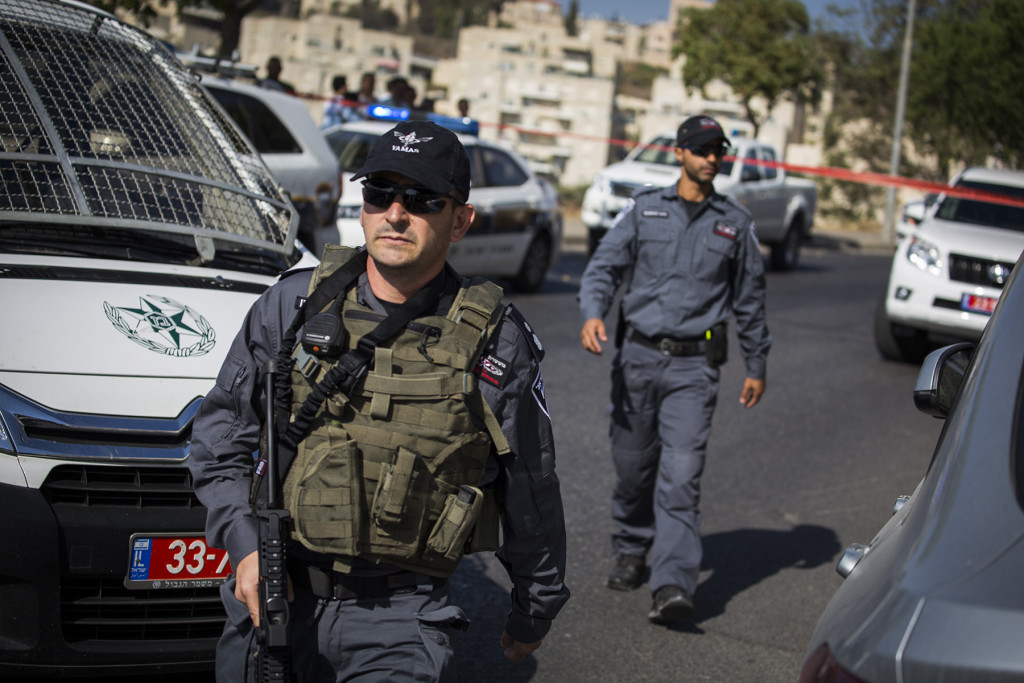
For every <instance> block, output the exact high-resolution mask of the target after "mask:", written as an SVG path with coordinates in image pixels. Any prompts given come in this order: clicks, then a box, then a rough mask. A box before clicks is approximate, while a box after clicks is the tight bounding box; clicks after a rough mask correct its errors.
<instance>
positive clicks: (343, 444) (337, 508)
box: [292, 439, 363, 556]
mask: <svg viewBox="0 0 1024 683" xmlns="http://www.w3.org/2000/svg"><path fill="white" fill-rule="evenodd" d="M361 462H362V461H361V459H360V457H359V451H358V448H357V446H356V443H355V442H354V441H340V442H339V441H338V440H335V439H328V440H327V441H324V442H322V443H320V444H319V445H317V446H316V447H315V448H314V449H313V451H312V452H311V453H310V454H309V458H308V460H307V461H306V462H305V463H303V464H304V465H305V467H304V470H303V472H302V476H301V479H299V481H298V483H297V486H296V489H295V497H294V500H295V503H294V508H293V509H292V513H293V516H294V518H295V531H294V535H295V537H296V538H298V540H299V541H301V542H302V544H303V545H304V546H306V547H307V548H309V549H310V550H314V551H316V552H321V553H332V554H338V555H349V556H354V555H355V554H356V551H357V548H358V540H359V529H360V527H361V525H362V521H363V520H362V505H361V504H360V501H361V500H362V482H363V477H362V471H361V469H362V468H361V466H360V464H361Z"/></svg>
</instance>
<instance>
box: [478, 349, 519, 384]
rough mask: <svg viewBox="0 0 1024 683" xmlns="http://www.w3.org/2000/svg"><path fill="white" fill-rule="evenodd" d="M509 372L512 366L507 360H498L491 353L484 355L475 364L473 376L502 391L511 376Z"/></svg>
mask: <svg viewBox="0 0 1024 683" xmlns="http://www.w3.org/2000/svg"><path fill="white" fill-rule="evenodd" d="M511 370H512V366H511V364H510V363H509V362H508V361H507V360H504V359H502V358H498V357H497V356H495V355H494V354H492V353H485V354H484V355H482V356H480V360H478V361H477V362H476V367H475V368H473V374H474V375H476V376H477V377H479V378H480V380H481V381H483V382H486V383H487V384H490V385H491V386H494V387H497V388H499V389H504V388H505V385H506V384H508V379H509V377H511V376H512V372H511Z"/></svg>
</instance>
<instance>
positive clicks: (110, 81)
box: [0, 0, 316, 678]
mask: <svg viewBox="0 0 1024 683" xmlns="http://www.w3.org/2000/svg"><path fill="white" fill-rule="evenodd" d="M0 101H3V102H4V106H3V107H2V109H0V275H2V277H0V300H2V301H3V302H4V324H3V326H2V327H0V348H2V349H3V353H2V354H0V515H2V518H3V526H2V531H0V534H2V542H0V678H4V677H8V676H10V675H14V674H31V675H52V676H57V675H61V676H64V675H81V674H88V673H92V674H109V673H110V672H112V671H116V672H118V673H121V674H126V673H145V672H157V671H184V670H193V669H197V668H198V669H202V668H209V667H211V666H212V662H213V657H214V646H215V643H216V641H217V638H218V636H219V634H220V632H221V629H222V627H223V623H224V619H225V616H224V613H223V608H222V606H221V604H220V600H219V597H218V589H217V587H218V585H219V584H220V583H222V582H223V581H224V579H225V577H226V576H227V575H228V574H229V572H230V570H231V568H230V566H229V564H228V560H227V556H226V553H225V552H224V551H222V550H219V549H216V548H212V547H210V546H209V545H208V544H207V543H206V540H205V538H204V535H203V529H204V525H205V516H206V511H205V509H204V508H203V507H202V506H201V505H200V504H199V503H198V501H197V500H196V498H195V495H194V494H193V491H192V485H191V479H190V475H189V471H188V468H187V467H186V464H185V463H186V459H187V457H188V453H189V441H190V433H191V425H192V420H193V417H194V416H195V414H196V411H197V410H198V407H199V404H200V402H201V400H202V398H203V396H204V395H205V394H206V393H207V391H208V390H209V389H210V388H211V387H212V386H213V385H214V382H215V381H216V378H217V374H218V370H219V368H220V366H221V364H222V362H223V359H224V356H225V353H226V351H227V349H228V346H229V344H230V342H231V340H232V338H233V337H234V335H235V334H236V332H237V331H238V330H239V329H240V327H241V326H242V322H243V318H244V316H245V315H246V312H247V311H248V309H249V307H250V306H251V305H252V303H253V302H254V301H255V299H256V298H257V297H259V296H260V294H261V293H262V292H264V291H265V290H266V289H267V288H268V287H269V286H270V285H271V284H273V283H274V282H275V281H276V280H277V279H278V276H279V274H280V273H281V272H282V271H284V270H287V269H289V268H293V267H300V266H304V265H312V264H315V262H316V259H315V258H314V257H313V256H312V255H311V254H310V253H309V252H307V251H305V250H304V249H303V248H301V246H299V245H297V244H296V240H295V237H296V233H297V229H298V216H297V212H296V210H295V208H294V206H293V205H292V203H291V202H290V201H289V200H288V198H287V196H286V194H285V193H284V192H283V191H282V190H281V189H280V188H279V186H278V183H277V181H276V180H275V179H274V177H273V176H272V175H271V173H270V171H269V170H268V169H267V167H266V166H265V165H264V163H263V161H262V160H261V158H260V156H259V154H258V152H257V151H256V150H255V149H254V148H253V146H252V145H251V144H250V142H249V141H248V140H247V139H246V138H245V137H244V136H243V135H242V133H241V132H240V131H239V129H238V128H237V127H236V126H235V125H234V123H232V121H231V120H230V118H229V117H228V116H227V115H226V114H225V112H224V110H223V109H222V108H221V107H219V106H218V105H217V104H216V103H215V102H214V101H213V100H212V99H210V97H209V95H208V94H207V93H206V91H205V90H204V89H203V88H202V87H201V85H200V84H199V83H198V82H197V80H196V79H195V78H194V76H193V75H192V74H191V73H190V72H189V71H187V70H186V69H185V68H183V66H182V65H181V63H180V62H179V61H178V60H177V59H176V58H175V57H174V55H172V54H171V53H170V52H169V51H168V50H167V49H166V48H165V47H164V46H162V45H161V44H159V43H157V42H155V41H153V40H152V39H151V38H150V37H149V36H147V35H146V34H145V33H143V32H142V31H140V30H138V29H135V28H133V27H130V26H127V25H126V24H124V23H122V22H120V21H118V20H117V19H116V18H114V17H113V16H112V15H110V14H106V13H104V12H101V11H99V10H97V9H94V8H92V7H88V6H86V5H84V4H80V3H75V2H70V1H67V0H65V1H60V0H0Z"/></svg>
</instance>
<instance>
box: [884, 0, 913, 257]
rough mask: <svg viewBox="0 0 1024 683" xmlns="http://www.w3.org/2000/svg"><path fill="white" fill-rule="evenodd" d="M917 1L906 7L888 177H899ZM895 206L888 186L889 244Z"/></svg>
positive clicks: (886, 222) (886, 226) (886, 232)
mask: <svg viewBox="0 0 1024 683" xmlns="http://www.w3.org/2000/svg"><path fill="white" fill-rule="evenodd" d="M916 4H917V0H910V2H909V4H908V5H907V31H906V33H905V34H904V36H903V58H902V60H901V61H900V84H899V91H898V93H897V94H896V121H895V123H894V124H893V131H892V156H891V157H890V158H889V175H893V176H896V175H899V172H900V148H901V146H902V145H901V143H902V140H903V113H904V110H905V109H906V105H907V81H908V80H909V76H910V50H911V48H912V47H913V44H914V8H915V5H916ZM895 205H896V188H895V187H894V186H892V185H889V186H888V187H887V188H886V190H885V219H884V221H883V223H882V237H883V238H884V239H885V241H886V242H887V243H888V242H891V241H892V235H893V230H894V228H895V224H894V223H893V213H894V209H895Z"/></svg>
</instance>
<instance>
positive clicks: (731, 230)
mask: <svg viewBox="0 0 1024 683" xmlns="http://www.w3.org/2000/svg"><path fill="white" fill-rule="evenodd" d="M715 234H716V235H720V236H722V237H726V238H728V239H731V240H735V239H736V238H737V237H738V236H739V234H740V229H739V228H736V227H733V226H731V225H726V224H725V223H723V222H722V221H717V222H716V223H715Z"/></svg>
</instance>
